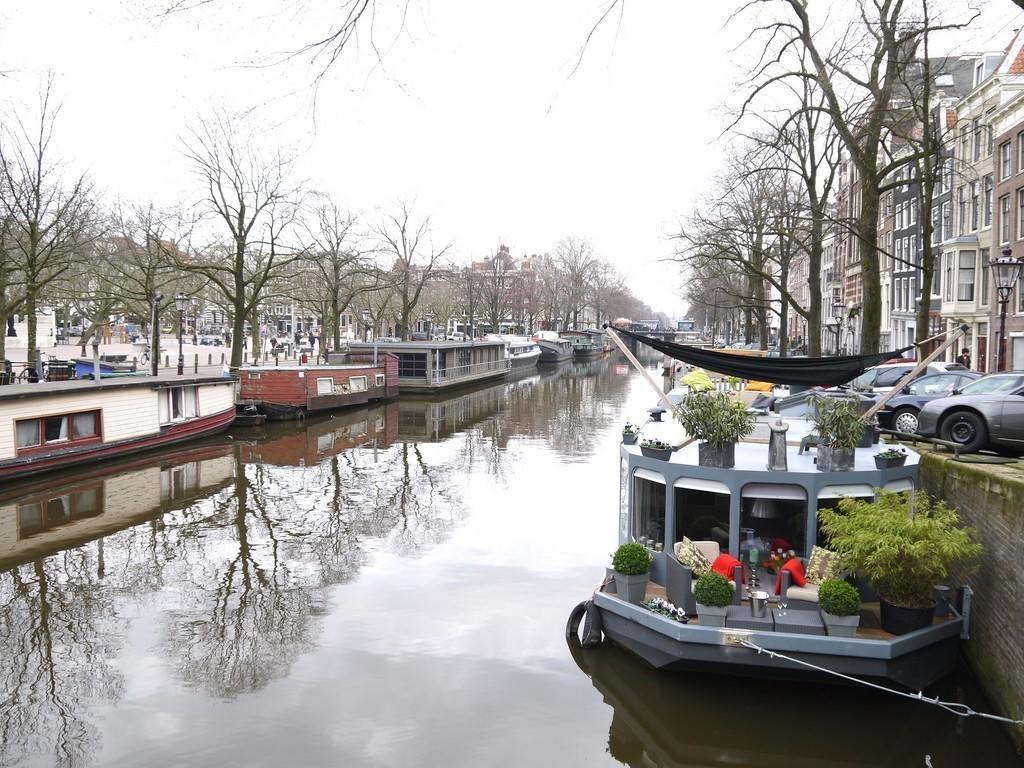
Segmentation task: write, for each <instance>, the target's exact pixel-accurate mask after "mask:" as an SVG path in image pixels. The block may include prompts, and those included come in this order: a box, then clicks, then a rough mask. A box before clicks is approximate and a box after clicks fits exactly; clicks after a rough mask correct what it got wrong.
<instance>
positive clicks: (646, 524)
mask: <svg viewBox="0 0 1024 768" xmlns="http://www.w3.org/2000/svg"><path fill="white" fill-rule="evenodd" d="M655 478H656V479H655ZM632 534H633V538H635V539H640V538H641V537H645V538H647V539H651V540H652V541H655V542H659V541H660V542H664V541H665V480H664V479H663V478H662V477H661V476H660V475H656V474H655V473H653V472H646V471H644V470H639V469H638V470H637V471H636V472H634V473H633V530H632Z"/></svg>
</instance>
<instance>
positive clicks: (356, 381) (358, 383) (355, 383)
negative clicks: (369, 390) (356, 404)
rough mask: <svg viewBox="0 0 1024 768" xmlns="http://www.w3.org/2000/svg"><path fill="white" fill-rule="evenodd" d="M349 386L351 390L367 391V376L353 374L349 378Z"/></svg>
mask: <svg viewBox="0 0 1024 768" xmlns="http://www.w3.org/2000/svg"><path fill="white" fill-rule="evenodd" d="M348 388H349V391H350V392H365V391H366V377H365V376H353V377H352V378H350V379H349V380H348Z"/></svg>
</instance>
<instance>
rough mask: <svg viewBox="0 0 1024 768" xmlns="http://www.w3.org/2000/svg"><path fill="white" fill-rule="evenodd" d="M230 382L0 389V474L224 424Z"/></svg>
mask: <svg viewBox="0 0 1024 768" xmlns="http://www.w3.org/2000/svg"><path fill="white" fill-rule="evenodd" d="M234 418H235V395H234V382H233V381H232V380H231V379H226V378H214V377H208V376H155V377H154V376H139V377H137V378H136V377H123V378H117V379H101V380H100V381H86V380H83V381H54V382H45V383H36V384H11V385H8V386H4V387H0V480H6V479H8V478H13V477H22V476H24V475H30V474H34V473H37V472H43V471H46V470H50V469H58V468H61V467H66V466H69V465H77V464H80V463H82V462H85V461H98V460H100V459H107V458H111V457H114V456H120V455H122V454H127V453H135V452H138V451H140V450H146V449H149V448H155V447H157V446H164V445H169V444H171V443H178V442H182V441H184V440H191V439H194V438H197V437H202V436H205V435H210V434H213V433H216V432H220V431H222V430H224V429H227V428H228V427H229V426H230V425H231V422H232V421H233V420H234Z"/></svg>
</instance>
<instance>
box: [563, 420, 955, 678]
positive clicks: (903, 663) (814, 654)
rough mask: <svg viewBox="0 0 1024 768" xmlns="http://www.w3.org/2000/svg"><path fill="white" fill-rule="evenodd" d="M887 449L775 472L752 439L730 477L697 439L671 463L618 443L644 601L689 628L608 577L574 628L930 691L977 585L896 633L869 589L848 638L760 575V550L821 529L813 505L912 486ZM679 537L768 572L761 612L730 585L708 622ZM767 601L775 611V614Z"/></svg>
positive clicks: (663, 656)
mask: <svg viewBox="0 0 1024 768" xmlns="http://www.w3.org/2000/svg"><path fill="white" fill-rule="evenodd" d="M772 418H776V417H772ZM788 423H789V425H790V427H791V429H790V435H793V436H795V437H796V438H797V439H796V441H795V442H794V441H792V440H791V442H790V445H791V446H792V448H795V446H796V445H799V438H800V437H801V436H806V435H807V434H808V433H809V432H810V426H809V424H808V423H807V422H806V421H803V420H790V421H789V422H788ZM759 427H761V428H764V429H758V430H756V431H755V433H754V434H755V436H756V435H758V434H759V433H762V434H763V433H764V432H766V431H767V429H766V424H764V423H761V424H760V425H759ZM881 447H884V446H874V447H870V448H858V449H856V457H855V464H854V468H853V470H852V471H834V472H823V471H820V470H818V468H817V467H816V464H815V455H814V452H813V450H811V451H808V452H806V453H803V452H801V453H798V452H797V451H796V450H794V449H792V448H791V450H789V451H788V468H787V469H786V470H785V471H778V470H771V469H768V468H767V464H768V446H767V444H766V443H765V442H758V441H756V438H752V439H750V440H747V441H743V442H739V443H737V444H736V446H735V466H734V467H733V468H729V469H723V468H717V467H709V466H701V464H700V462H699V459H698V445H697V444H696V443H691V444H688V445H684V446H683V447H682V448H679V449H678V450H675V451H674V452H672V453H671V454H670V456H669V458H668V459H662V458H654V457H650V456H646V455H644V452H643V451H642V450H641V448H640V447H639V446H638V445H626V444H623V445H621V446H620V449H619V473H620V475H619V479H620V496H619V499H620V502H619V503H620V514H619V542H620V543H624V542H627V541H641V542H643V543H645V545H647V546H648V548H649V551H650V552H651V555H652V564H651V573H650V583H649V585H648V592H647V599H650V598H651V597H661V598H665V599H667V600H668V601H669V602H671V603H673V604H674V605H676V606H677V607H680V608H683V609H684V610H686V612H687V614H688V621H687V622H686V623H682V622H679V621H676V620H675V619H672V618H667V617H665V616H662V615H659V614H657V613H654V612H652V611H651V610H649V609H648V608H646V607H644V606H643V605H641V604H633V603H630V602H627V601H626V600H624V599H622V598H621V597H620V596H619V595H618V590H617V589H616V587H615V584H614V577H612V578H611V579H610V580H609V581H608V583H606V585H605V588H603V589H601V590H599V591H598V592H596V593H595V595H594V598H593V601H588V603H583V604H581V605H580V606H577V610H576V612H574V617H575V621H577V622H578V621H579V619H580V616H581V612H582V611H584V610H585V611H586V612H587V614H588V616H589V617H590V619H591V620H592V621H593V622H596V623H598V624H599V625H600V629H601V631H602V632H603V634H604V636H605V637H606V638H609V639H611V640H612V641H614V642H615V643H616V644H618V645H620V646H622V647H624V648H626V649H628V650H630V651H632V652H634V653H635V654H637V655H638V656H640V657H641V658H643V659H644V660H646V661H647V662H648V663H649V664H651V665H652V666H654V667H656V668H660V669H673V670H685V669H702V670H707V671H713V672H725V673H730V674H741V675H755V676H765V675H767V676H784V677H794V678H800V677H811V678H817V679H834V678H830V675H829V674H828V673H827V672H823V671H822V670H833V671H837V672H841V673H843V674H846V675H851V676H854V677H857V678H863V679H873V680H876V681H879V680H880V681H888V682H890V683H895V684H897V685H899V686H901V687H903V688H906V689H911V690H921V689H924V688H926V687H927V686H929V685H931V684H933V683H935V682H936V681H938V680H939V679H941V678H942V677H944V676H945V675H947V674H948V673H949V672H950V671H951V670H952V669H953V667H954V665H955V663H956V658H957V654H958V649H959V644H960V641H961V638H966V637H967V636H968V629H969V618H970V604H971V598H972V593H971V590H970V588H969V587H961V588H960V589H956V590H954V589H951V588H950V587H949V586H947V587H945V590H944V591H942V592H937V596H938V599H937V605H936V609H935V615H934V618H933V620H932V623H931V624H929V625H927V626H924V627H922V628H920V629H915V630H913V631H910V632H908V633H906V634H901V635H894V634H890V633H888V632H886V631H884V630H883V629H881V626H880V623H879V604H878V602H877V598H876V597H873V596H870V595H862V604H861V613H860V626H859V628H858V629H856V633H855V635H854V636H852V637H842V636H832V635H831V634H827V630H826V627H825V625H824V623H823V620H822V617H821V614H820V612H819V610H818V608H817V603H816V599H817V598H816V594H817V593H816V592H814V595H815V597H814V598H813V601H812V600H811V598H810V596H809V595H808V594H805V593H804V592H803V591H801V592H800V595H799V596H797V595H795V593H794V589H795V588H788V589H787V587H788V584H787V583H786V581H785V579H783V586H782V591H783V592H786V593H787V594H788V595H789V599H790V603H791V604H790V605H789V606H788V608H786V607H782V608H783V613H782V614H780V613H779V608H776V607H775V604H774V603H775V602H777V599H776V598H775V597H774V584H775V576H771V577H770V579H771V581H770V582H768V578H769V577H768V576H766V575H764V574H763V564H762V556H763V554H764V553H765V552H766V551H770V550H771V548H772V544H771V542H773V541H774V540H777V539H785V541H786V542H788V543H789V545H790V547H791V548H792V549H793V550H794V551H795V552H796V554H797V555H798V556H801V557H806V556H808V555H810V553H811V550H812V548H813V547H814V546H815V544H817V542H818V537H819V534H820V530H819V526H818V519H817V518H818V512H819V510H821V509H823V508H831V507H834V506H836V505H837V504H838V501H839V500H840V499H841V498H843V497H861V498H874V496H875V494H876V489H879V488H880V489H885V490H891V491H908V490H913V489H915V488H916V486H917V482H918V456H917V454H915V453H914V452H912V451H908V454H909V455H908V458H907V461H906V464H905V465H904V466H900V467H892V468H883V469H880V468H878V467H876V465H875V462H874V458H873V454H874V453H875V452H876V451H878V450H879V448H881ZM684 537H685V538H687V539H689V540H690V541H692V542H694V543H696V544H697V545H698V548H701V550H702V551H704V548H705V547H706V548H707V549H708V550H709V551H712V550H713V553H714V554H717V553H718V552H721V553H728V554H730V555H732V557H734V558H736V559H737V560H739V561H740V562H741V563H743V564H744V565H743V568H744V569H745V572H746V574H751V573H752V572H754V573H756V572H761V578H762V580H763V581H762V583H770V584H771V585H772V586H771V587H769V588H768V589H769V592H768V594H765V595H764V597H763V598H760V605H758V606H756V607H757V608H758V609H759V610H758V611H755V606H753V605H752V604H751V603H752V601H751V595H750V594H747V595H746V596H744V590H743V588H742V586H741V583H740V581H739V580H737V579H735V577H734V583H735V599H734V600H733V605H732V606H730V607H729V608H728V612H727V614H726V617H725V621H724V624H725V625H724V627H720V626H717V624H716V625H712V626H709V624H710V623H711V622H710V621H709V622H708V623H704V624H702V622H701V616H700V611H699V608H698V607H696V605H695V603H694V600H693V595H692V586H693V576H692V573H691V572H690V571H689V569H687V568H685V567H684V566H681V565H680V563H679V561H678V560H677V559H676V551H677V547H676V545H677V543H679V542H682V541H683V539H684ZM705 554H706V555H707V554H708V553H705ZM736 570H739V566H737V568H736ZM684 576H689V578H684ZM754 581H755V583H756V577H754ZM801 589H802V588H801ZM769 594H770V595H771V597H769V596H768V595H769ZM944 596H950V597H949V599H947V598H946V597H944ZM872 600H874V601H875V602H871V601H872ZM765 601H768V602H769V603H770V604H769V605H768V606H767V610H766V607H765V605H764V602H765ZM776 654H782V655H784V656H785V657H786V658H781V657H780V656H778V655H776Z"/></svg>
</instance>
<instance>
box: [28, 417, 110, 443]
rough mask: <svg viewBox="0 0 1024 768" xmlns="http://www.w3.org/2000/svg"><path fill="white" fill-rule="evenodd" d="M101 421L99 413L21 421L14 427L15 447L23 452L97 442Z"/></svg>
mask: <svg viewBox="0 0 1024 768" xmlns="http://www.w3.org/2000/svg"><path fill="white" fill-rule="evenodd" d="M99 419H100V412H99V411H84V412H82V413H69V414H61V415H58V416H45V417H43V418H40V419H21V420H19V421H17V422H15V426H14V431H15V446H16V448H17V450H18V451H22V450H27V449H32V448H42V447H46V446H51V445H55V444H58V443H71V444H74V443H76V442H81V441H86V440H95V439H96V438H97V437H99V434H100V428H99Z"/></svg>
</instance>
